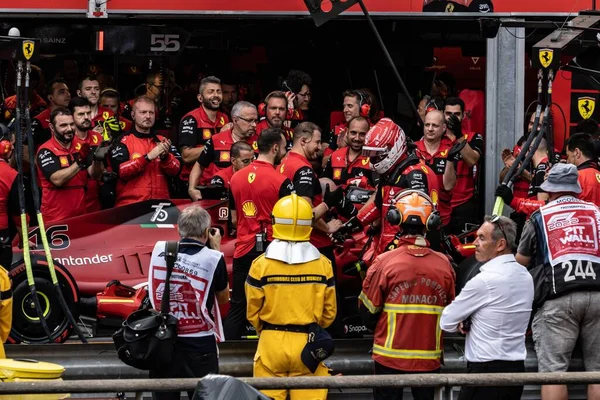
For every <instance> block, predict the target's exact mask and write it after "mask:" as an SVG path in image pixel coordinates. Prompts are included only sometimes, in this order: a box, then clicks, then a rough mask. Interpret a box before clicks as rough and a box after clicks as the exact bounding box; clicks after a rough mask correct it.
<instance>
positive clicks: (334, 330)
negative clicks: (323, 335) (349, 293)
mask: <svg viewBox="0 0 600 400" xmlns="http://www.w3.org/2000/svg"><path fill="white" fill-rule="evenodd" d="M333 249H334V247H333V246H328V247H322V248H320V249H319V252H320V253H321V254H323V255H324V256H325V257H327V258H328V259H329V261H331V267H332V268H333V280H334V281H335V282H336V284H337V282H338V279H337V266H336V264H335V253H334V252H333ZM335 300H336V303H337V304H336V306H337V307H336V309H337V313H336V315H335V319H334V320H333V322H332V323H331V325H329V327H328V328H327V329H326V330H327V332H329V334H330V335H331V337H332V338H334V339H339V338H342V337H343V336H344V322H343V320H342V315H343V312H342V309H341V308H340V305H341V304H343V302H342V301H341V300H340V291H339V289H338V288H337V287H336V290H335Z"/></svg>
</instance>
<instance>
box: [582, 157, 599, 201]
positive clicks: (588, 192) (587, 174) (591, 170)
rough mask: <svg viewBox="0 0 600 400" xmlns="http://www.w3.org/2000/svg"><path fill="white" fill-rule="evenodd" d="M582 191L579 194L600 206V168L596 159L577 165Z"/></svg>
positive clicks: (583, 198)
mask: <svg viewBox="0 0 600 400" xmlns="http://www.w3.org/2000/svg"><path fill="white" fill-rule="evenodd" d="M577 170H578V171H579V184H580V185H581V189H582V192H581V193H580V194H579V196H577V197H578V198H580V199H581V200H585V201H589V202H590V203H594V204H595V205H597V206H598V207H600V168H598V163H597V162H595V161H592V160H590V161H586V162H584V163H582V164H580V165H579V166H578V167H577Z"/></svg>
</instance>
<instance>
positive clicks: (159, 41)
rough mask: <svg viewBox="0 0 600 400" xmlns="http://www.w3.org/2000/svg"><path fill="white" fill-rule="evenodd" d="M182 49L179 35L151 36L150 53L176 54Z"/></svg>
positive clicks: (155, 34) (156, 34)
mask: <svg viewBox="0 0 600 400" xmlns="http://www.w3.org/2000/svg"><path fill="white" fill-rule="evenodd" d="M180 49H181V42H180V41H179V34H161V33H153V34H152V35H151V36H150V51H152V52H168V53H175V52H178V51H179V50H180Z"/></svg>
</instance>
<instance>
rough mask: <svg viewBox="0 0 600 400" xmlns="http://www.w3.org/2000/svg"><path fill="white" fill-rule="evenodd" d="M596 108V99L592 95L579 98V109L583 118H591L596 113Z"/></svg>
mask: <svg viewBox="0 0 600 400" xmlns="http://www.w3.org/2000/svg"><path fill="white" fill-rule="evenodd" d="M595 108H596V99H594V98H593V97H590V96H585V97H580V98H578V99H577V110H579V115H581V116H582V117H583V119H589V118H590V117H591V116H592V114H594V109H595Z"/></svg>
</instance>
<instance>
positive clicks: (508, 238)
mask: <svg viewBox="0 0 600 400" xmlns="http://www.w3.org/2000/svg"><path fill="white" fill-rule="evenodd" d="M516 236H517V225H516V224H515V223H514V222H513V221H512V220H511V219H509V218H507V217H498V216H494V217H489V216H487V217H485V222H484V223H483V225H481V227H480V228H479V230H478V231H477V239H476V240H475V258H476V259H477V261H479V262H481V263H485V264H484V265H483V266H482V267H481V268H480V271H481V272H480V273H479V274H478V275H476V276H475V277H474V278H472V279H471V280H470V281H468V282H467V284H466V285H465V287H464V288H463V289H462V291H461V292H460V294H459V295H458V296H457V297H456V299H455V300H454V301H453V302H452V303H451V304H450V305H449V306H448V307H446V309H444V312H443V313H442V318H441V320H440V327H441V328H442V329H443V330H444V331H446V332H456V331H460V332H461V333H462V334H466V335H467V338H466V350H465V357H466V359H467V369H468V372H469V373H501V372H525V358H526V357H527V350H526V349H525V332H526V331H527V325H528V324H529V318H530V316H531V307H532V304H533V279H532V277H531V275H530V274H529V272H527V269H526V268H525V267H523V266H522V265H520V264H519V263H517V261H516V260H515V256H514V254H513V251H514V250H515V239H516ZM522 394H523V386H522V385H521V386H499V387H497V386H494V387H474V386H463V387H462V388H461V390H460V395H459V396H458V398H459V400H467V399H485V400H494V399H503V400H511V399H514V400H517V399H520V398H521V395H522Z"/></svg>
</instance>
